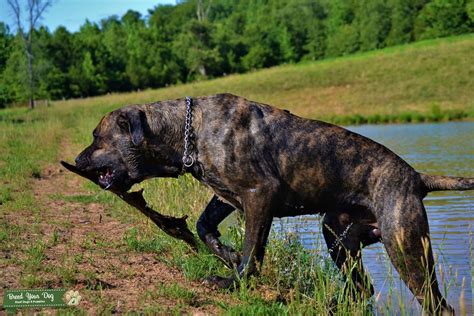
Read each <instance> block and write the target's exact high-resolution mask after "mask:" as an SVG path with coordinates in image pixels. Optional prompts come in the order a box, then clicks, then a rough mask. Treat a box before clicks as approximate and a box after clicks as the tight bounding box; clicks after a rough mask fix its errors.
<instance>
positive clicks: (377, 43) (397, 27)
mask: <svg viewBox="0 0 474 316" xmlns="http://www.w3.org/2000/svg"><path fill="white" fill-rule="evenodd" d="M13 29H14V28H12V27H11V26H8V25H7V24H6V23H3V22H0V108H2V107H7V106H10V105H14V104H25V103H26V102H27V101H28V98H29V97H30V96H31V95H32V96H33V99H36V100H58V99H70V98H84V97H89V96H95V95H102V94H107V93H112V92H126V91H137V90H143V89H149V88H159V87H164V86H168V85H174V84H180V83H185V82H191V81H196V80H203V79H210V78H216V77H221V76H226V75H228V74H233V73H244V72H249V71H253V70H255V69H260V68H266V67H272V66H275V65H280V64H286V63H297V62H301V61H308V60H319V59H325V58H332V57H336V56H342V55H348V54H353V53H356V52H362V51H369V50H375V49H380V48H384V47H388V46H394V45H401V44H406V43H410V42H414V41H418V40H424V39H431V38H438V37H445V36H451V35H458V34H463V33H470V32H473V31H474V0H433V1H427V0H366V1H357V0H331V1H330V0H284V1H283V0H212V1H211V0H208V1H203V0H190V1H180V2H178V3H177V4H176V5H158V6H156V7H154V8H151V9H149V11H148V14H147V15H146V16H143V15H141V14H140V13H138V12H136V11H132V10H129V11H128V12H127V13H126V14H125V15H123V16H121V17H120V16H110V17H108V18H106V19H103V20H102V21H100V22H99V23H94V22H90V21H87V20H86V21H85V22H84V24H83V25H82V26H81V27H80V29H79V30H78V31H77V32H69V31H68V30H67V29H66V28H65V27H58V28H57V29H55V30H49V29H48V28H46V27H44V26H39V27H37V28H35V29H34V30H33V32H32V47H31V51H32V56H33V57H34V58H32V69H33V72H32V84H31V85H30V87H31V89H28V86H29V85H28V80H29V74H28V69H27V68H28V67H27V58H26V52H25V49H24V42H23V41H22V40H21V39H22V36H24V34H20V32H19V31H17V30H16V29H15V32H14V31H13Z"/></svg>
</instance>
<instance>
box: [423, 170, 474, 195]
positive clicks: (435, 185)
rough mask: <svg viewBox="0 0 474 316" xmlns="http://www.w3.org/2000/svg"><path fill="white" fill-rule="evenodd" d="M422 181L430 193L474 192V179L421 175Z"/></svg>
mask: <svg viewBox="0 0 474 316" xmlns="http://www.w3.org/2000/svg"><path fill="white" fill-rule="evenodd" d="M420 176H421V181H422V182H423V184H424V185H425V188H426V190H427V191H428V192H431V191H443V190H460V191H464V190H474V178H460V177H447V176H432V175H429V174H423V173H420Z"/></svg>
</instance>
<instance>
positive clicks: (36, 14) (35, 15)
mask: <svg viewBox="0 0 474 316" xmlns="http://www.w3.org/2000/svg"><path fill="white" fill-rule="evenodd" d="M7 2H8V5H9V6H10V9H11V10H12V11H13V15H14V18H15V23H16V27H17V31H18V33H19V35H20V36H21V39H22V42H23V46H24V52H25V55H26V60H27V71H28V86H27V90H28V99H29V105H30V109H33V108H34V107H35V102H34V98H35V89H36V87H35V83H34V80H35V70H34V67H33V61H34V55H33V42H34V36H33V33H34V30H35V27H36V26H37V25H38V22H39V20H40V19H41V16H42V15H43V13H44V12H46V10H47V9H48V7H50V6H51V4H52V1H51V0H28V2H27V5H26V11H27V21H28V22H27V27H28V29H27V31H25V26H24V23H23V21H22V9H21V8H20V3H19V0H7Z"/></svg>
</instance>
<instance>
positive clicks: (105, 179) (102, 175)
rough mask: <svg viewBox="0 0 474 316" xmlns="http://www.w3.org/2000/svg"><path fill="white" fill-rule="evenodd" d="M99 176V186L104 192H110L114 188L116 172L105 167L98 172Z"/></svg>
mask: <svg viewBox="0 0 474 316" xmlns="http://www.w3.org/2000/svg"><path fill="white" fill-rule="evenodd" d="M98 174H99V179H98V182H99V185H100V186H101V187H102V189H104V190H108V189H110V188H111V187H112V185H113V184H114V176H115V170H112V169H111V168H108V167H105V168H101V169H99V170H98Z"/></svg>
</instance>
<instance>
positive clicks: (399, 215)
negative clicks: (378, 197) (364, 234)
mask: <svg viewBox="0 0 474 316" xmlns="http://www.w3.org/2000/svg"><path fill="white" fill-rule="evenodd" d="M399 200H402V199H399ZM379 224H380V228H381V231H382V236H383V244H384V246H385V248H386V250H387V253H388V255H389V257H390V259H391V261H392V263H393V265H394V266H395V268H396V269H397V271H398V273H399V274H400V277H401V278H402V279H403V281H404V282H405V283H406V285H407V286H408V288H409V289H410V290H411V292H412V293H413V295H415V297H416V298H417V300H418V301H419V302H420V304H421V305H422V307H423V309H424V310H425V311H427V312H429V313H435V314H440V313H443V314H453V313H454V310H453V308H452V307H451V306H450V305H448V303H447V302H446V300H445V299H444V297H443V296H442V295H441V293H440V291H439V288H438V281H437V279H436V272H435V265H434V259H433V253H432V249H431V242H430V237H429V227H428V219H427V216H426V211H425V208H424V206H423V203H422V201H421V199H420V198H418V197H417V196H405V197H403V202H398V203H395V205H394V206H393V209H391V210H388V209H385V211H384V216H382V218H379Z"/></svg>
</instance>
